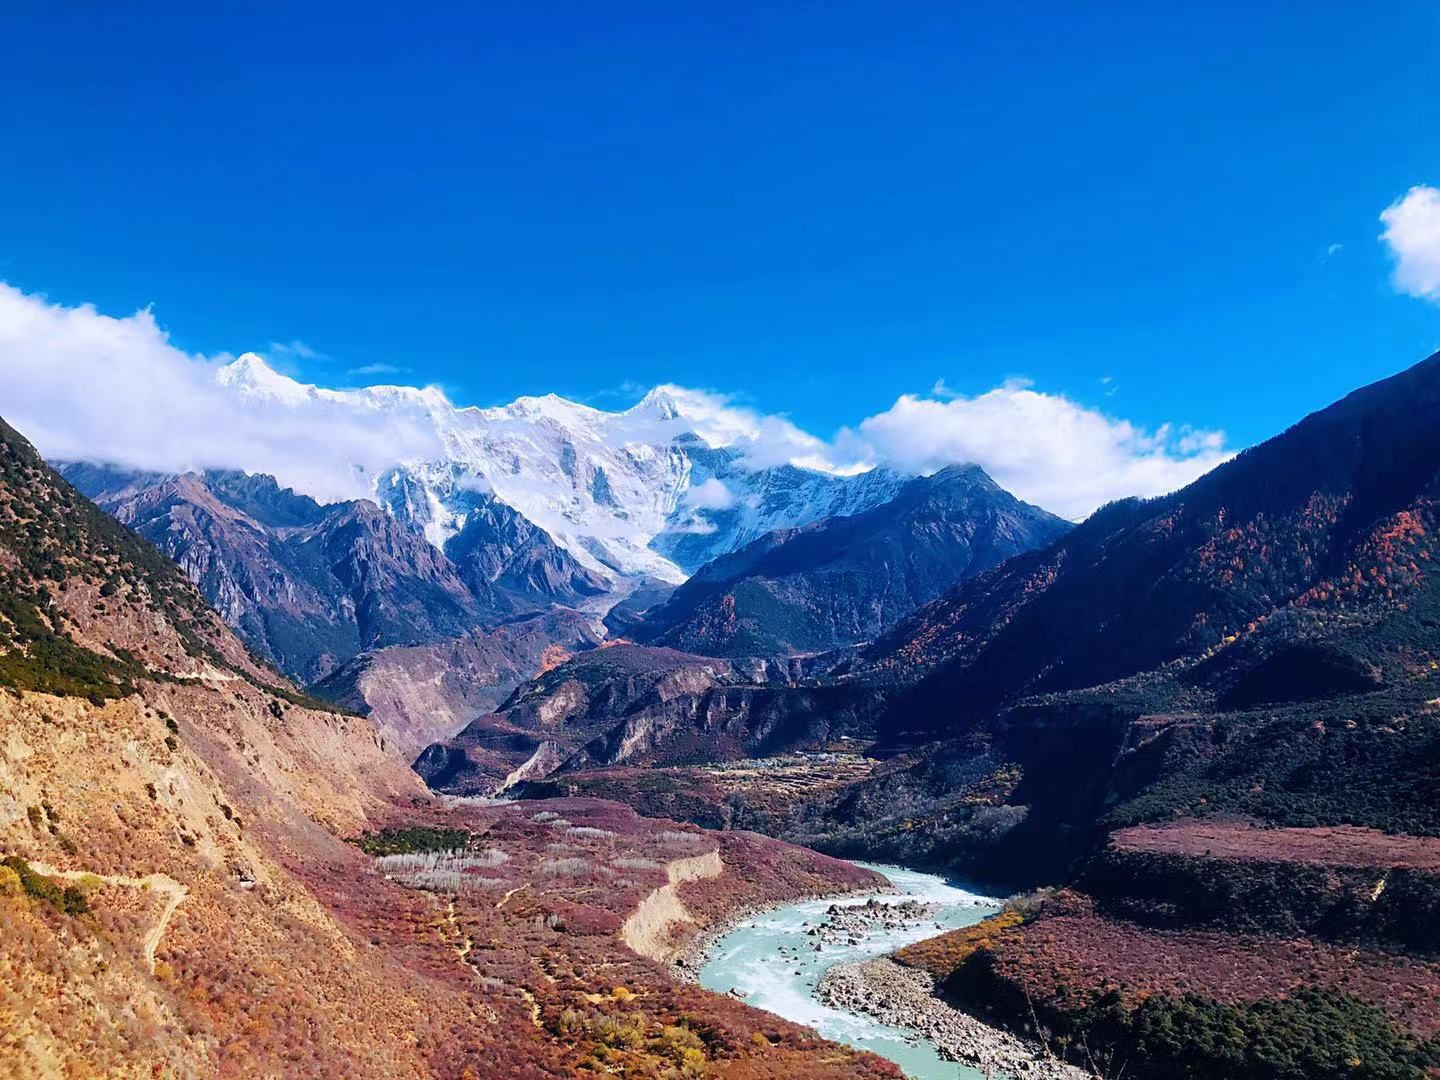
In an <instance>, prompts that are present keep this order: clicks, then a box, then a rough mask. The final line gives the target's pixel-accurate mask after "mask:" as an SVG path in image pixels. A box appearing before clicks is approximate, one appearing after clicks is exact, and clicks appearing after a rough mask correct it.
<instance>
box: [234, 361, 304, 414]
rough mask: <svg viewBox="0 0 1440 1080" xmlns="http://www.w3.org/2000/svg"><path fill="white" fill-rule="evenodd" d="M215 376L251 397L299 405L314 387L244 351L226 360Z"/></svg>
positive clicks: (237, 391) (236, 390) (238, 392)
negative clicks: (228, 362)
mask: <svg viewBox="0 0 1440 1080" xmlns="http://www.w3.org/2000/svg"><path fill="white" fill-rule="evenodd" d="M215 380H216V381H217V382H218V383H219V384H220V385H221V386H223V387H226V388H227V389H229V390H231V391H233V392H235V393H236V394H239V395H240V396H241V397H242V398H245V399H247V400H250V401H272V402H276V403H279V404H282V405H300V404H303V403H305V402H307V401H309V400H311V398H312V396H313V394H314V392H315V387H313V386H306V385H304V384H303V383H298V382H296V381H295V380H294V379H292V378H290V377H289V376H288V375H281V374H280V373H279V372H278V371H276V370H275V369H274V368H272V367H271V366H270V365H269V364H267V363H266V362H265V361H264V359H262V358H261V357H260V356H258V355H257V354H255V353H245V354H244V355H243V356H241V357H240V358H239V359H238V360H236V361H234V362H233V363H230V364H226V365H225V366H224V367H222V368H221V369H220V370H219V372H218V373H216V376H215Z"/></svg>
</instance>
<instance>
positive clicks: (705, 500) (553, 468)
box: [216, 353, 897, 584]
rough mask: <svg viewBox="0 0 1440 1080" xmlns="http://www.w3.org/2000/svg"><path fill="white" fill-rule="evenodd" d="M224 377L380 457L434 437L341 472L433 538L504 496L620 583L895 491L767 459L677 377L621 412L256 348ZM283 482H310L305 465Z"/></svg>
mask: <svg viewBox="0 0 1440 1080" xmlns="http://www.w3.org/2000/svg"><path fill="white" fill-rule="evenodd" d="M216 381H217V383H218V384H219V385H220V386H221V387H222V388H224V389H225V390H226V391H227V392H229V393H231V394H233V395H235V397H236V399H237V403H239V404H242V405H243V407H245V408H247V409H249V410H251V411H252V412H258V413H260V414H262V416H263V414H264V413H265V412H266V411H267V410H272V411H273V412H274V417H275V422H276V424H277V425H279V424H282V423H283V424H285V425H292V424H295V423H296V422H297V419H298V420H299V422H300V423H304V422H305V417H306V415H307V414H308V415H309V416H310V417H313V419H314V422H315V425H316V426H317V428H318V427H319V425H320V424H321V423H322V422H323V423H324V424H325V425H327V426H332V427H333V426H334V425H336V424H337V423H339V424H348V425H349V426H350V427H351V428H353V429H355V430H357V431H359V432H360V433H361V438H362V439H363V441H364V443H365V445H366V448H367V450H369V449H371V448H373V447H379V448H380V452H381V453H382V455H383V453H384V448H385V447H387V446H389V445H392V443H391V441H390V439H391V436H392V434H393V433H394V432H395V431H397V430H404V431H406V432H408V433H409V435H410V437H409V438H407V439H405V440H404V445H406V446H412V447H413V446H425V447H432V448H434V449H433V450H430V451H427V452H425V453H421V454H417V453H413V452H412V453H404V452H401V451H398V450H397V451H396V452H395V454H394V458H393V460H391V461H389V462H383V463H382V466H381V467H380V468H375V467H374V461H373V460H372V461H371V463H370V466H371V467H370V468H369V469H368V470H361V469H360V468H359V465H360V463H359V462H354V463H347V462H342V463H340V466H339V467H341V468H343V469H344V470H345V474H346V476H345V478H350V477H353V476H355V475H363V476H365V477H368V478H370V479H368V480H367V481H366V483H367V484H368V485H369V490H368V491H366V492H364V493H365V494H368V495H369V496H370V497H371V498H373V499H374V500H375V501H376V502H377V503H379V504H380V505H381V506H383V507H384V508H385V509H386V510H387V511H388V512H389V513H390V514H391V515H392V516H394V517H396V518H397V519H399V520H403V521H405V522H407V523H409V524H412V525H413V526H415V527H416V528H418V529H420V530H422V531H423V532H424V533H425V535H426V537H427V538H428V539H429V540H430V542H431V543H432V544H433V545H434V546H435V547H437V548H441V549H443V548H444V547H445V545H446V544H447V542H449V541H450V540H451V538H453V537H454V536H456V535H457V534H459V533H460V532H461V531H462V530H463V529H464V528H465V525H466V522H467V520H468V519H469V517H470V516H471V515H472V514H474V513H476V512H477V510H478V508H479V507H481V506H482V505H486V504H488V502H489V500H491V499H493V500H498V501H499V502H500V503H502V504H504V505H505V506H508V507H510V508H511V509H513V510H515V511H516V512H517V513H519V514H520V515H522V516H523V517H524V518H525V519H526V520H527V521H529V522H531V523H533V524H534V525H535V526H537V527H538V528H540V529H541V530H543V531H544V532H545V533H546V534H548V536H549V537H550V538H551V539H552V540H553V541H554V542H555V543H556V544H558V545H559V546H560V547H561V548H563V549H564V550H565V551H566V552H567V553H568V554H569V555H570V556H571V557H573V559H574V560H575V561H576V562H577V563H578V564H579V566H580V567H581V568H583V570H584V571H585V572H588V573H589V574H591V575H595V576H597V577H598V578H601V579H604V580H607V581H610V582H613V583H616V584H619V583H620V582H621V581H623V580H625V579H644V578H654V579H658V580H661V581H667V582H679V581H683V580H684V579H685V578H686V577H687V576H688V575H689V574H690V573H691V572H693V571H694V570H695V569H697V568H698V567H699V566H700V565H701V564H702V563H704V562H706V561H708V560H709V559H711V558H713V557H714V556H716V555H718V554H724V553H726V552H729V551H733V550H735V549H736V548H737V547H740V546H741V545H743V544H745V543H748V542H749V541H751V540H753V539H755V538H756V537H757V536H760V535H762V534H763V533H765V532H768V531H769V530H771V529H774V528H780V527H791V526H795V525H803V524H806V523H808V522H810V521H813V520H816V519H817V518H819V517H826V516H830V515H833V514H837V513H855V512H858V511H859V510H864V509H868V508H869V507H871V506H874V505H876V504H877V503H878V502H883V501H884V500H885V498H888V497H889V496H890V495H891V494H893V492H894V491H895V489H896V487H897V480H896V478H894V477H892V476H890V475H889V474H886V473H881V472H875V473H866V474H861V475H860V476H856V477H843V476H837V475H833V474H831V473H826V472H820V471H817V470H814V469H807V468H800V467H798V466H795V465H791V464H783V465H779V466H775V467H771V468H763V469H757V468H755V467H754V466H753V464H751V462H750V461H749V460H748V458H747V450H748V449H749V446H748V444H745V443H744V442H743V440H744V438H745V437H746V433H745V432H744V431H743V429H740V428H735V427H733V426H732V427H726V426H725V425H723V424H717V423H716V420H715V415H714V413H715V410H714V408H713V406H708V405H707V403H706V401H705V400H704V396H703V395H696V394H695V393H694V392H692V391H685V390H682V389H680V388H677V387H671V386H658V387H656V388H655V389H653V390H651V391H650V392H649V393H647V394H645V396H644V397H642V398H641V399H640V400H639V401H638V402H636V404H635V405H633V406H631V407H630V408H628V409H624V410H622V411H617V412H609V411H606V410H604V409H597V408H594V407H593V406H590V405H584V404H581V403H579V402H574V401H570V400H567V399H566V398H563V397H560V396H558V395H556V394H545V395H542V396H536V397H521V398H517V399H516V400H515V401H512V402H510V403H509V404H507V405H500V406H494V407H489V408H473V407H472V408H457V407H456V406H455V405H453V404H452V403H451V402H450V401H449V400H448V399H447V398H446V397H445V395H444V393H443V392H441V391H440V390H439V389H438V388H435V387H429V388H425V389H418V388H414V387H403V386H370V387H365V388H362V389H356V390H329V389H324V388H321V387H317V386H312V385H307V384H305V383H301V382H299V381H297V380H295V379H292V378H290V377H289V376H286V375H283V374H281V373H280V372H278V371H276V370H275V369H274V368H272V367H271V366H270V365H269V364H267V363H266V362H265V360H264V359H263V358H262V357H261V356H259V355H257V354H255V353H246V354H245V355H244V356H241V357H240V358H239V359H237V360H235V361H234V362H233V363H231V364H228V365H226V366H225V367H223V368H221V369H219V371H218V372H217V375H216ZM687 413H688V414H689V415H687ZM297 414H299V415H298V417H297ZM369 432H374V434H373V436H370V435H368V434H367V433H369ZM417 435H418V437H416V436H417ZM395 445H399V441H397V442H396V443H395ZM303 464H304V466H305V467H304V469H302V468H300V467H299V465H300V463H297V474H300V473H303V472H306V471H308V472H309V473H310V475H312V476H313V474H314V469H315V468H317V467H318V466H317V465H316V464H315V463H309V462H306V463H303ZM345 478H341V477H338V476H337V478H336V484H335V485H334V486H337V487H338V486H339V485H340V483H341V482H342V480H344V479H345ZM280 479H281V480H282V482H284V483H287V484H293V485H294V486H295V487H296V488H297V490H302V491H303V490H305V487H306V485H305V482H304V478H303V477H302V476H299V475H297V477H296V478H291V477H281V478H280Z"/></svg>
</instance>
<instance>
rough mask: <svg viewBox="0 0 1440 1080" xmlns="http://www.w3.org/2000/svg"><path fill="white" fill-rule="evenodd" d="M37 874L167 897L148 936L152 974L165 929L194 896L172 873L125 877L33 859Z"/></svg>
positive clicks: (147, 955) (147, 944) (146, 952)
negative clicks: (56, 865) (65, 867)
mask: <svg viewBox="0 0 1440 1080" xmlns="http://www.w3.org/2000/svg"><path fill="white" fill-rule="evenodd" d="M30 867H31V869H33V870H34V871H35V872H36V873H37V874H43V875H44V876H45V877H48V878H54V879H55V880H57V881H84V880H87V879H91V878H93V879H95V880H96V881H100V882H103V883H104V884H106V885H119V886H122V887H124V888H127V889H152V890H154V891H155V892H156V893H159V894H161V895H163V896H164V897H165V906H164V907H163V908H162V909H161V910H160V917H159V918H158V919H156V920H155V925H154V926H152V927H151V928H150V932H149V933H148V934H146V935H145V962H146V963H147V964H149V965H150V974H152V975H153V974H155V953H156V952H157V951H158V950H159V948H160V942H161V940H162V939H163V938H164V937H165V931H166V930H167V929H168V928H169V926H170V920H171V919H172V918H174V917H175V911H176V909H177V908H179V906H180V905H181V904H183V903H184V902H185V898H186V897H187V896H189V895H190V890H189V889H187V888H186V887H185V886H184V885H181V884H180V882H178V881H176V880H175V879H174V878H172V877H171V876H170V875H169V874H147V875H146V876H145V877H139V878H137V877H124V876H123V875H119V874H97V873H94V872H93V871H90V870H57V869H55V868H54V867H53V866H49V865H47V864H45V863H40V862H32V863H31V864H30Z"/></svg>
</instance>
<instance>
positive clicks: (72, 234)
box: [0, 2, 1440, 446]
mask: <svg viewBox="0 0 1440 1080" xmlns="http://www.w3.org/2000/svg"><path fill="white" fill-rule="evenodd" d="M25 7H26V5H24V4H21V5H20V9H19V10H18V11H17V10H15V9H12V13H11V14H9V15H5V16H0V31H3V32H0V94H3V97H0V109H3V115H4V117H5V122H4V123H5V127H4V140H3V146H4V151H3V154H4V163H3V167H0V279H3V280H5V281H8V282H9V283H10V284H12V285H14V286H17V287H19V288H20V289H23V290H25V291H27V292H31V293H36V292H38V293H43V294H45V295H46V296H47V297H49V298H50V299H51V300H53V301H55V302H58V303H64V304H74V303H80V302H89V303H94V304H95V305H97V306H98V307H99V308H100V310H101V311H104V312H109V313H112V314H117V315H123V314H125V313H128V312H131V311H134V310H135V309H137V308H139V307H141V306H144V305H153V310H154V313H155V317H156V318H157V319H158V320H159V321H160V323H161V324H162V325H163V326H164V327H165V328H167V329H168V330H169V332H170V334H171V338H172V340H173V341H174V343H175V344H177V345H179V346H180V347H182V348H184V349H186V350H188V351H191V352H198V353H205V354H215V353H219V352H223V351H229V352H240V351H243V350H246V349H251V348H264V347H265V345H266V343H268V342H289V341H292V340H295V341H302V342H305V343H306V344H307V345H308V346H309V349H308V350H307V349H302V350H300V351H299V352H290V353H288V354H286V353H283V352H279V351H276V350H272V351H271V354H272V358H274V359H275V360H276V362H277V363H278V364H280V365H281V366H287V367H288V368H289V370H291V371H292V372H293V373H296V374H299V375H301V376H303V377H305V378H307V379H310V380H314V381H319V382H323V383H328V384H334V385H342V384H353V383H355V382H361V381H376V380H377V378H383V379H393V380H395V381H404V382H418V383H429V382H436V383H439V384H441V385H443V386H444V387H445V388H446V389H447V390H448V391H449V392H450V394H451V395H452V396H453V397H454V398H455V399H457V400H460V401H463V402H477V403H492V402H498V401H503V400H508V399H510V398H512V397H514V396H516V395H518V394H522V393H544V392H547V391H552V390H553V391H556V392H559V393H562V394H565V395H567V396H572V397H577V398H581V399H584V400H589V401H591V402H594V403H597V404H602V405H611V406H614V405H618V404H624V403H628V400H630V399H633V397H634V396H635V394H634V393H633V392H632V390H631V388H633V387H637V386H640V387H643V386H648V385H653V384H656V383H661V382H679V383H683V384H685V385H689V386H698V387H707V388H712V389H717V390H721V391H726V392H730V393H738V394H740V395H742V396H743V398H745V399H746V400H749V401H751V402H753V403H754V404H755V405H757V406H758V407H761V408H763V409H765V410H767V411H772V412H783V413H786V414H788V415H790V416H791V417H792V418H793V419H794V420H795V421H796V422H797V423H798V424H800V425H801V426H802V427H804V428H806V429H808V430H811V431H816V432H819V433H821V434H822V435H824V436H826V437H828V436H829V435H830V434H832V433H833V432H834V431H835V429H837V428H838V427H840V426H841V425H846V424H854V423H856V422H857V421H859V420H860V419H862V418H863V417H866V416H869V415H871V414H874V413H876V412H879V411H881V410H884V409H886V408H887V407H888V406H889V405H890V404H891V403H892V402H894V401H895V399H896V398H897V396H899V395H901V394H903V393H920V394H924V393H927V392H929V391H930V388H931V387H932V386H934V384H935V383H936V382H937V381H941V380H943V382H944V383H945V385H946V386H947V387H949V388H951V389H952V390H954V391H957V392H960V393H963V394H978V393H982V392H984V391H986V390H989V389H990V388H992V387H995V386H997V385H999V384H1001V383H1002V382H1003V381H1004V380H1005V379H1007V378H1009V377H1013V376H1024V377H1027V378H1029V379H1031V380H1033V382H1034V385H1035V387H1036V388H1037V389H1040V390H1043V391H1045V392H1048V393H1054V394H1065V395H1068V396H1069V397H1071V398H1073V399H1075V400H1076V401H1079V402H1083V403H1086V404H1088V405H1091V406H1094V407H1096V408H1099V409H1102V410H1104V411H1105V412H1107V413H1109V414H1111V415H1115V416H1123V417H1125V418H1127V419H1129V420H1132V421H1134V422H1136V423H1138V424H1141V425H1147V426H1151V427H1153V426H1157V425H1159V424H1162V423H1165V422H1172V423H1176V424H1193V425H1196V426H1199V427H1204V428H1223V429H1224V430H1225V432H1226V433H1227V435H1228V439H1229V443H1230V445H1232V446H1243V445H1246V444H1248V443H1251V442H1254V441H1256V440H1258V439H1260V438H1263V437H1265V436H1266V435H1269V434H1272V433H1274V432H1275V431H1277V430H1279V429H1281V428H1283V427H1284V426H1285V425H1287V424H1288V423H1290V422H1291V421H1293V420H1294V419H1296V418H1298V417H1299V416H1300V415H1301V414H1302V413H1304V412H1305V411H1307V410H1309V409H1311V408H1314V407H1317V406H1319V405H1322V404H1324V403H1326V402H1328V401H1329V400H1331V399H1333V398H1335V397H1337V396H1339V395H1341V394H1343V393H1344V392H1346V391H1347V390H1349V389H1351V388H1353V387H1355V386H1357V385H1359V384H1362V383H1364V382H1367V381H1370V380H1372V379H1374V378H1377V377H1379V376H1382V375H1384V374H1387V373H1389V372H1392V371H1395V370H1398V369H1400V368H1402V367H1404V366H1407V365H1408V364H1410V363H1412V362H1414V361H1416V360H1418V359H1420V358H1422V357H1423V356H1424V355H1426V354H1427V353H1428V352H1429V351H1431V350H1433V349H1434V348H1435V347H1436V346H1437V345H1440V308H1437V307H1436V306H1435V305H1434V304H1431V303H1427V302H1426V301H1425V300H1423V299H1417V298H1415V297H1412V296H1407V295H1402V294H1401V293H1400V292H1398V291H1397V290H1396V288H1395V287H1394V285H1393V283H1392V280H1391V269H1392V262H1393V260H1392V257H1391V255H1390V253H1389V252H1388V251H1387V250H1386V247H1385V245H1383V244H1382V243H1381V242H1380V241H1379V234H1380V231H1381V224H1380V222H1379V220H1378V216H1379V214H1380V213H1381V211H1383V210H1384V209H1385V208H1386V207H1387V206H1388V205H1390V204H1391V203H1393V202H1394V201H1395V200H1397V199H1399V198H1400V197H1401V196H1403V195H1404V194H1405V192H1406V191H1407V190H1408V189H1409V188H1411V187H1412V186H1413V185H1421V184H1436V183H1440V130H1437V127H1440V125H1437V111H1436V102H1437V101H1440V76H1437V71H1440V69H1437V67H1436V65H1435V63H1434V57H1435V56H1436V55H1437V46H1440V33H1437V31H1440V25H1437V23H1440V8H1437V7H1436V6H1435V5H1433V4H1429V3H1413V4H1404V3H1397V4H1393V5H1384V6H1383V7H1381V8H1375V7H1373V6H1362V5H1358V4H1329V3H1323V2H1321V3H1314V2H1312V3H1306V4H1278V3H1275V4H1267V5H1263V8H1264V10H1262V11H1259V12H1257V11H1256V10H1255V8H1256V6H1255V5H1238V4H1234V5H1231V4H1216V5H1205V6H1204V7H1203V9H1196V10H1195V11H1193V12H1181V11H1180V10H1178V8H1179V6H1178V5H1153V4H1145V5H1139V4H1137V5H1134V6H1130V7H1128V8H1127V7H1124V6H1122V5H1110V6H1109V7H1108V13H1107V14H1104V15H1099V14H1085V15H1081V14H1077V12H1076V10H1075V6H1074V5H1054V6H1047V5H1031V6H1020V5H993V6H990V7H987V8H986V9H985V10H983V11H974V10H969V11H967V10H964V9H963V6H962V5H955V4H923V3H909V4H905V3H900V4H897V3H874V4H860V3H835V4H807V3H793V4H765V5H758V4H717V5H706V4H699V3H696V4H687V5H655V6H639V5H625V4H603V5H597V4H584V5H580V4H577V5H573V6H570V5H558V4H556V5H548V4H547V5H506V6H503V7H502V6H500V5H489V6H482V7H481V9H480V10H479V11H478V12H477V13H472V14H470V15H467V16H463V17H462V16H458V15H456V16H452V17H447V18H443V19H442V18H437V17H434V16H428V17H427V16H426V15H425V14H424V13H422V12H421V9H420V8H419V7H418V6H417V7H415V8H414V9H413V11H407V12H405V13H402V14H399V15H396V14H393V13H390V14H387V13H384V12H382V11H381V10H380V9H379V8H378V7H376V8H369V7H367V6H366V5H364V4H352V5H346V6H343V7H341V6H334V7H330V8H325V7H321V6H315V5H296V6H295V7H294V8H293V9H286V10H281V9H280V8H279V7H278V6H277V7H275V8H273V9H272V8H267V7H265V6H263V5H262V6H258V7H259V13H258V14H257V13H256V11H254V10H249V11H247V10H244V9H241V8H240V7H239V6H236V7H233V8H230V9H229V10H228V13H225V14H217V13H216V12H215V11H213V10H210V9H211V8H215V7H219V5H186V6H182V5H178V4H175V5H156V6H150V7H144V6H143V5H130V6H128V7H129V13H128V14H126V15H124V16H119V15H101V14H97V13H95V11H94V10H93V9H91V6H90V5H75V6H73V7H72V8H71V13H70V14H56V13H55V12H56V11H57V10H63V9H64V8H65V7H66V6H65V5H56V4H47V5H39V4H36V5H33V8H32V10H31V11H29V12H27V11H26V10H25ZM47 9H48V10H47ZM87 9H88V10H87ZM1157 9H1174V10H1157ZM310 350H313V352H314V354H316V355H310V354H309V353H310ZM377 365H380V366H391V367H395V368H398V369H402V370H400V371H398V372H396V373H395V374H393V375H383V376H375V375H372V376H369V377H366V376H364V375H360V374H356V373H355V372H356V369H362V368H372V369H373V368H375V367H376V366H377Z"/></svg>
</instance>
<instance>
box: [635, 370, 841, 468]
mask: <svg viewBox="0 0 1440 1080" xmlns="http://www.w3.org/2000/svg"><path fill="white" fill-rule="evenodd" d="M659 390H660V391H661V392H663V393H665V394H668V395H669V396H670V398H671V399H672V400H674V402H675V404H676V406H677V407H678V408H679V410H680V413H681V415H682V416H684V418H685V420H686V421H687V422H688V425H689V426H690V427H692V428H693V429H694V430H695V432H696V434H698V435H699V436H700V437H701V438H702V439H704V440H705V441H706V442H708V443H710V444H711V445H712V446H738V447H740V448H742V449H743V450H744V451H745V458H746V461H747V462H748V463H749V464H750V465H751V466H753V467H754V468H756V469H766V468H769V467H771V466H773V465H781V464H784V463H785V462H787V461H791V462H794V463H795V464H797V465H802V464H803V465H805V466H806V467H808V468H818V469H826V468H832V467H833V462H831V460H830V457H829V447H827V446H826V444H825V442H824V441H823V440H822V439H818V438H816V437H815V436H814V435H811V434H810V433H809V432H807V431H802V430H801V429H800V428H798V427H796V426H795V424H793V423H791V421H790V420H789V419H788V418H786V417H784V416H779V415H775V414H773V413H762V412H759V411H758V410H756V409H752V408H749V407H748V406H744V405H737V404H735V398H734V396H733V395H729V394H719V393H716V392H714V391H712V390H693V389H690V388H689V387H684V386H673V385H666V386H662V387H659Z"/></svg>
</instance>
